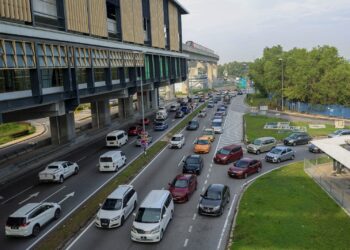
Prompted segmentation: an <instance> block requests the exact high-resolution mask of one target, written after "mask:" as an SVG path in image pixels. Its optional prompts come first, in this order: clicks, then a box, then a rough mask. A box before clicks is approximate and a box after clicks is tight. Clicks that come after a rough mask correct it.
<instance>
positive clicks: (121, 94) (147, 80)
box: [0, 0, 188, 132]
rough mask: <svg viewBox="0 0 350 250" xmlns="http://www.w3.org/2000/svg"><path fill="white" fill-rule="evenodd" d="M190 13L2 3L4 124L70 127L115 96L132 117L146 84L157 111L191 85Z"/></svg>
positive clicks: (163, 7) (112, 2) (111, 4)
mask: <svg viewBox="0 0 350 250" xmlns="http://www.w3.org/2000/svg"><path fill="white" fill-rule="evenodd" d="M187 13H188V12H187V11H186V9H184V8H183V7H182V6H181V5H180V4H179V3H178V2H177V1H176V0H0V122H10V121H16V120H25V119H34V118H40V117H50V120H51V119H53V120H55V121H57V119H58V120H59V121H60V122H59V123H61V122H62V124H63V125H64V124H65V123H67V119H68V120H71V117H69V116H72V114H71V113H72V111H74V109H75V108H76V107H77V106H78V105H79V104H81V103H88V102H90V103H91V104H92V106H93V105H95V104H96V103H97V104H96V105H97V108H96V109H97V110H100V111H103V106H106V102H108V100H109V99H111V98H119V99H120V103H121V104H120V105H121V107H120V110H123V115H124V116H127V115H128V112H131V111H130V110H129V108H128V105H127V104H125V103H128V102H129V101H130V97H131V96H132V95H134V94H135V93H139V92H140V85H141V81H142V84H143V86H144V89H145V91H144V93H143V95H144V96H145V97H146V100H149V102H150V103H151V104H152V103H153V106H155V105H156V103H155V102H156V99H157V90H158V88H159V87H161V86H167V85H170V84H174V83H176V82H181V81H184V80H186V79H187V56H186V55H185V54H183V53H182V22H181V16H182V15H184V14H187ZM151 104H150V106H152V105H151ZM96 105H95V106H96ZM153 108H154V107H153ZM106 112H107V111H106ZM99 113H100V114H101V112H99ZM103 113H104V112H102V114H103ZM97 119H102V120H103V119H105V118H99V117H97ZM68 123H69V122H68ZM63 125H62V126H63ZM51 132H53V131H52V129H51Z"/></svg>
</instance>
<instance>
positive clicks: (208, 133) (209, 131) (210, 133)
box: [203, 130, 214, 135]
mask: <svg viewBox="0 0 350 250" xmlns="http://www.w3.org/2000/svg"><path fill="white" fill-rule="evenodd" d="M203 134H205V135H213V134H214V131H213V130H204V133H203Z"/></svg>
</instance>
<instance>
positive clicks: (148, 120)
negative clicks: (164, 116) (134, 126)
mask: <svg viewBox="0 0 350 250" xmlns="http://www.w3.org/2000/svg"><path fill="white" fill-rule="evenodd" d="M144 123H145V126H147V125H150V123H151V121H150V119H148V118H145V119H144ZM138 124H139V125H140V126H142V119H140V121H139V123H138Z"/></svg>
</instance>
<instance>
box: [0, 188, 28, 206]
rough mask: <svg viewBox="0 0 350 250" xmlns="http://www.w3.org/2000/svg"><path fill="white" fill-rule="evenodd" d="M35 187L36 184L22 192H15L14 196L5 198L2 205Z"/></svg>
mask: <svg viewBox="0 0 350 250" xmlns="http://www.w3.org/2000/svg"><path fill="white" fill-rule="evenodd" d="M33 187H34V186H30V187H27V188H26V189H24V190H23V191H21V192H19V193H17V194H15V195H14V196H11V197H10V198H8V199H7V200H5V201H3V202H1V205H4V204H6V203H7V202H9V201H10V200H13V199H14V198H16V197H17V196H19V195H21V194H23V193H24V192H26V191H28V190H30V189H32V188H33Z"/></svg>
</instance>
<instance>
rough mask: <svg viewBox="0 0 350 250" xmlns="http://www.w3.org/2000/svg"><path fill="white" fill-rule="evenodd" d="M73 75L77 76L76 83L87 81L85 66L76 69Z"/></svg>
mask: <svg viewBox="0 0 350 250" xmlns="http://www.w3.org/2000/svg"><path fill="white" fill-rule="evenodd" d="M75 75H76V78H77V84H82V83H87V82H88V73H87V69H85V68H80V69H76V71H75Z"/></svg>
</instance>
